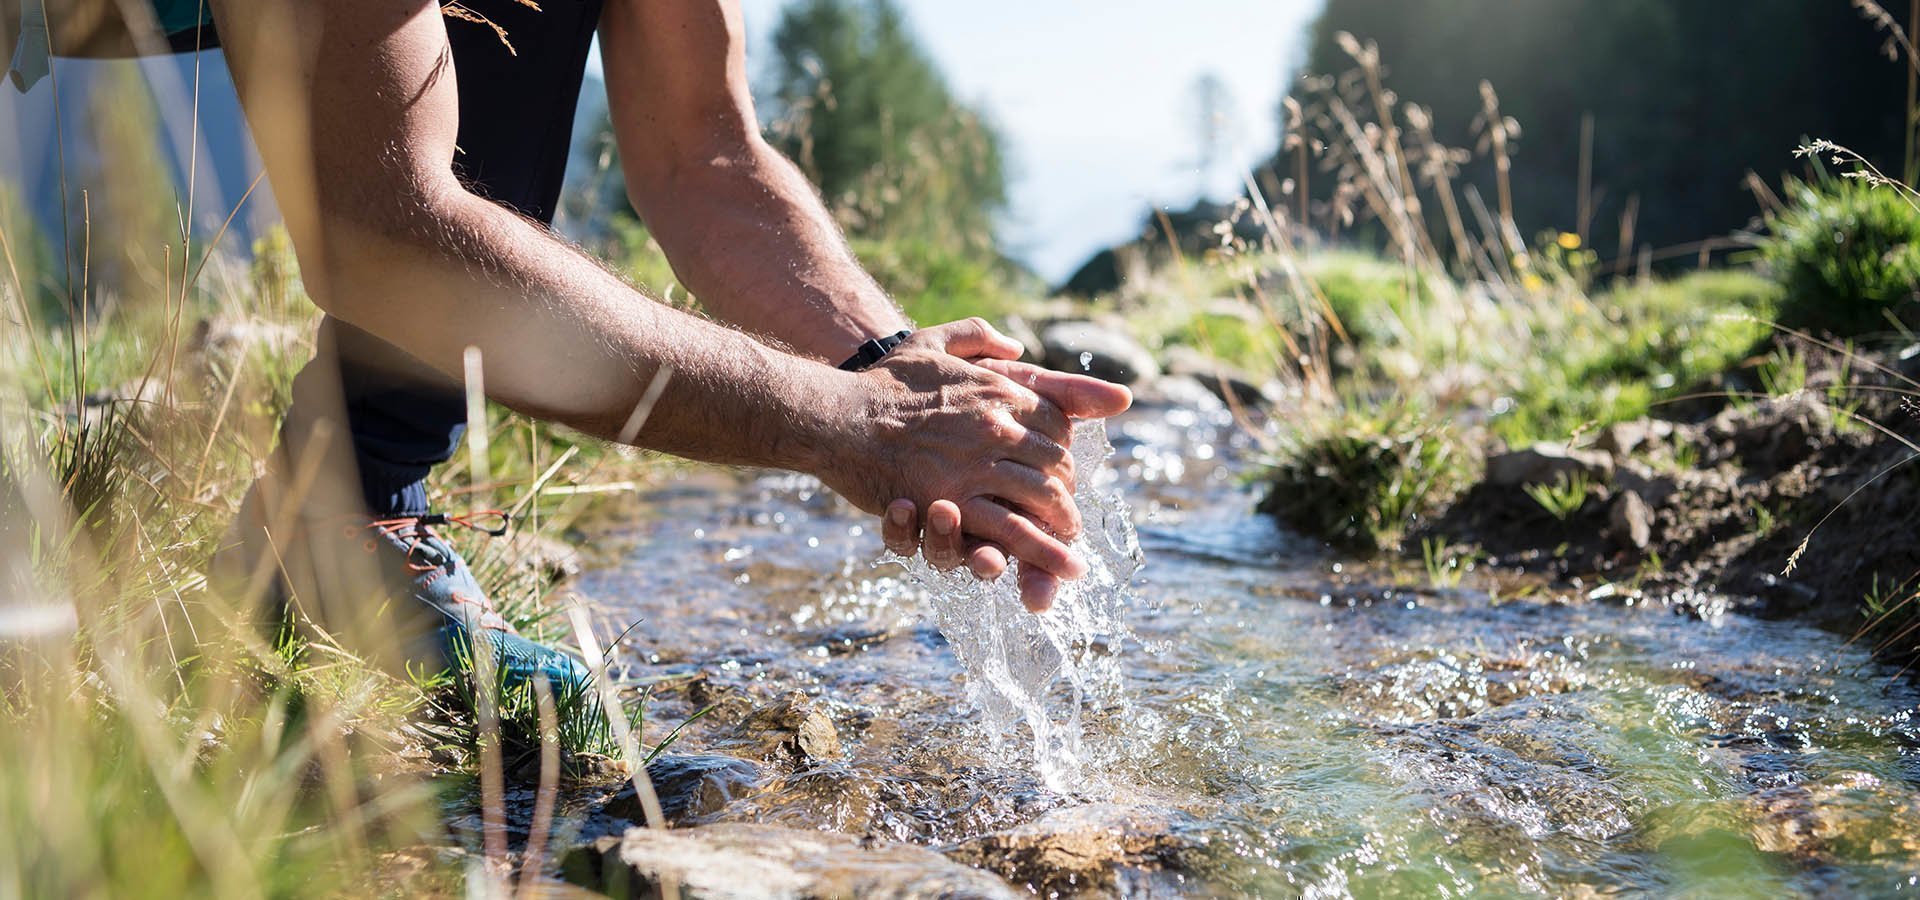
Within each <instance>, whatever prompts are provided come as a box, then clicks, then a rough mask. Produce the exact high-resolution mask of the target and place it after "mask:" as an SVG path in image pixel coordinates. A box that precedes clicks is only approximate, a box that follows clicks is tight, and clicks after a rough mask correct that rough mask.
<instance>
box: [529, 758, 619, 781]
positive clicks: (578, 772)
mask: <svg viewBox="0 0 1920 900" xmlns="http://www.w3.org/2000/svg"><path fill="white" fill-rule="evenodd" d="M542 764H543V763H542V761H541V759H540V754H538V753H532V754H528V755H527V756H526V757H525V758H524V759H522V760H521V761H520V764H519V765H518V766H517V767H515V768H513V769H510V770H509V771H508V775H509V776H510V777H511V780H512V781H513V782H514V783H516V784H535V783H538V782H539V780H540V775H541V772H540V767H541V765H542ZM628 771H629V770H628V769H627V762H626V760H623V759H616V758H614V757H611V756H607V755H604V754H600V753H586V752H578V753H576V752H574V751H571V750H562V751H561V752H560V778H561V779H562V780H563V781H565V782H571V783H574V784H607V783H609V782H614V781H618V780H620V779H623V778H626V777H627V773H628Z"/></svg>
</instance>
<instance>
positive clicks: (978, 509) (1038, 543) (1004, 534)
mask: <svg viewBox="0 0 1920 900" xmlns="http://www.w3.org/2000/svg"><path fill="white" fill-rule="evenodd" d="M964 511H965V512H966V515H967V530H968V531H970V532H972V533H973V534H974V535H976V536H978V537H981V538H985V539H986V540H989V541H993V542H994V543H996V544H999V545H1000V546H1002V547H1005V548H1006V549H1007V552H1008V554H1010V555H1012V556H1013V557H1014V558H1015V559H1018V560H1020V561H1021V562H1022V563H1025V564H1026V565H1027V566H1037V567H1039V568H1042V569H1045V570H1047V571H1049V572H1052V573H1054V574H1055V575H1058V576H1060V577H1062V578H1079V577H1081V576H1083V575H1085V574H1087V563H1086V561H1085V560H1082V559H1081V558H1080V557H1079V556H1078V555H1076V554H1075V553H1074V552H1073V551H1072V550H1069V549H1067V545H1066V544H1065V543H1063V542H1062V541H1061V540H1060V539H1059V538H1056V537H1054V536H1053V535H1050V534H1048V533H1046V532H1045V531H1044V530H1042V529H1041V528H1040V526H1038V525H1035V524H1034V523H1033V520H1032V519H1029V518H1027V517H1026V516H1022V515H1019V514H1017V513H1015V512H1014V511H1013V510H1010V509H1008V508H1006V507H1004V506H1001V505H1000V504H998V503H995V502H993V501H992V500H988V499H986V498H985V497H975V498H973V499H972V500H968V501H967V502H966V506H965V507H964ZM1023 568H1024V566H1023Z"/></svg>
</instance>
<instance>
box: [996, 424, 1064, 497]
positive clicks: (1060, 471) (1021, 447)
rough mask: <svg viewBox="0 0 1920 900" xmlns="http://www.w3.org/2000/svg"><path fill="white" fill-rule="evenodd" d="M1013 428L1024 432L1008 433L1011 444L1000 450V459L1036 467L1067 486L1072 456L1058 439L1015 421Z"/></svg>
mask: <svg viewBox="0 0 1920 900" xmlns="http://www.w3.org/2000/svg"><path fill="white" fill-rule="evenodd" d="M1014 427H1015V428H1018V429H1020V431H1022V432H1025V433H1024V434H1017V435H1008V436H1009V437H1011V438H1012V444H1013V446H1011V447H1007V448H1006V449H1005V450H1003V451H1002V454H1003V455H1002V457H1001V458H1002V459H1010V460H1013V461H1014V462H1017V463H1020V464H1022V465H1025V466H1028V467H1030V468H1033V469H1038V470H1039V471H1041V472H1042V473H1045V474H1047V475H1052V476H1054V477H1056V478H1059V479H1060V480H1061V481H1062V482H1064V483H1066V484H1067V485H1068V486H1069V487H1071V486H1072V484H1073V456H1072V454H1069V453H1068V452H1067V448H1065V447H1063V446H1061V445H1060V442H1059V441H1056V440H1054V439H1053V438H1050V437H1047V436H1046V435H1044V434H1041V433H1040V432H1038V431H1035V430H1033V429H1031V428H1027V427H1025V426H1021V425H1019V424H1018V423H1015V425H1014Z"/></svg>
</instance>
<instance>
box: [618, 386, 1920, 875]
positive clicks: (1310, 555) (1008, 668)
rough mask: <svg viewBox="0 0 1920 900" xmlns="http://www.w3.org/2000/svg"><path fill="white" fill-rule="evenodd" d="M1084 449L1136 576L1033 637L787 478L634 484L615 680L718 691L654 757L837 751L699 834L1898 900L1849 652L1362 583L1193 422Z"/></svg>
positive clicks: (1784, 632) (1911, 776) (1870, 733)
mask: <svg viewBox="0 0 1920 900" xmlns="http://www.w3.org/2000/svg"><path fill="white" fill-rule="evenodd" d="M1111 433H1112V436H1113V443H1114V445H1115V447H1117V453H1116V455H1115V457H1114V459H1113V461H1112V462H1113V468H1114V469H1115V470H1116V471H1117V472H1118V478H1117V480H1115V481H1114V482H1112V483H1111V484H1110V485H1105V486H1098V489H1100V490H1106V491H1113V490H1118V491H1119V492H1120V493H1121V494H1122V495H1123V496H1124V499H1125V501H1126V502H1127V504H1128V506H1129V507H1130V519H1131V524H1133V525H1135V526H1137V527H1138V535H1139V537H1138V545H1139V547H1140V548H1142V549H1143V551H1144V559H1145V566H1144V568H1142V569H1141V570H1140V571H1139V572H1138V573H1136V574H1135V575H1134V576H1133V578H1132V583H1133V588H1132V591H1131V595H1128V594H1126V593H1125V592H1120V591H1113V592H1110V593H1101V592H1099V591H1089V592H1087V593H1086V594H1082V595H1071V596H1075V597H1079V598H1081V599H1079V600H1077V601H1076V603H1075V605H1074V606H1072V607H1069V605H1068V604H1067V598H1063V601H1062V611H1063V612H1064V611H1067V610H1068V609H1070V608H1071V609H1076V610H1078V611H1077V612H1074V613H1072V614H1071V615H1069V616H1063V617H1062V621H1061V624H1059V625H1058V626H1053V625H1046V624H1042V623H1041V622H1036V621H1033V620H1032V617H1029V616H1027V615H1026V614H1025V613H1024V612H1021V611H1019V610H1018V607H1017V601H1015V602H1014V605H1013V606H1008V605H1007V601H1008V595H1007V594H1004V593H999V594H992V593H991V592H985V591H978V590H975V589H973V588H972V586H970V585H969V586H967V588H968V589H967V590H966V591H957V592H953V593H947V592H946V591H944V590H942V591H940V592H938V594H937V595H932V594H930V592H929V589H928V587H927V586H925V585H922V584H916V583H915V582H914V580H913V579H912V578H911V577H908V576H907V575H906V573H905V572H904V571H903V570H901V569H900V568H899V567H896V566H886V567H880V568H876V567H874V565H873V560H874V559H875V557H876V556H877V555H878V552H879V540H878V535H877V533H875V532H874V531H873V530H871V529H872V525H871V524H870V523H869V522H868V521H867V520H866V519H865V518H864V517H862V516H860V515H858V514H857V513H854V512H852V511H850V510H848V509H846V508H845V507H844V506H843V505H841V504H839V503H838V502H837V501H835V500H834V499H832V498H831V496H829V495H827V494H826V493H825V492H823V491H821V490H820V489H819V488H818V487H817V485H814V484H812V483H811V482H808V481H806V480H804V479H797V478H791V477H752V476H735V475H729V474H725V473H716V472H711V471H704V470H703V471H695V472H692V473H689V474H688V475H687V476H685V477H684V478H683V479H681V480H680V481H678V482H676V483H675V484H673V485H671V486H669V487H668V488H666V489H664V490H661V491H658V492H655V493H654V494H652V495H650V496H649V497H647V498H646V502H645V504H644V506H643V507H642V509H641V510H640V511H639V513H638V515H637V517H636V518H635V519H633V520H632V521H630V522H628V523H626V524H625V525H624V526H623V527H622V528H620V529H618V530H616V531H615V533H614V534H613V535H611V536H610V538H609V540H612V541H616V542H624V543H625V544H626V545H627V549H626V550H625V551H623V553H622V556H623V558H624V559H625V562H624V563H622V564H621V565H618V566H614V567H611V568H608V569H605V570H602V571H598V572H595V573H593V574H591V575H590V576H589V577H587V578H586V579H585V580H584V582H583V584H582V589H583V591H584V592H585V593H587V594H588V595H589V596H591V597H593V598H594V599H595V600H596V601H597V603H598V604H599V605H600V607H601V608H603V609H604V610H606V611H607V613H606V614H607V618H608V620H609V621H608V626H609V627H624V626H625V625H626V624H627V623H629V622H630V621H632V620H633V619H634V618H639V619H641V620H642V623H641V625H640V627H639V628H638V629H636V634H637V635H638V637H637V638H635V639H634V640H633V641H632V642H631V649H632V650H633V653H632V654H631V655H630V656H629V658H628V663H627V665H626V666H625V669H624V674H625V675H626V676H628V677H631V678H636V679H659V678H665V677H676V676H679V677H686V676H693V675H696V674H697V675H698V676H699V677H700V678H702V679H703V680H704V683H703V684H702V685H701V687H700V688H699V689H698V690H693V689H685V688H668V689H663V690H661V691H660V692H659V693H658V694H657V699H656V700H655V702H654V703H653V705H652V706H651V710H652V712H653V714H654V716H655V721H654V722H652V723H650V725H649V729H650V732H649V733H650V734H656V735H657V734H658V733H660V731H661V730H663V729H664V727H665V726H666V725H668V724H671V723H672V722H673V721H676V720H677V719H678V718H679V717H681V716H683V715H686V714H688V713H690V712H691V711H693V710H694V709H696V708H697V707H699V706H701V705H704V704H707V703H719V704H721V710H722V712H721V713H716V714H715V715H714V716H712V717H710V718H709V719H708V720H705V721H703V722H701V723H699V724H698V725H696V726H695V728H693V729H692V730H691V732H690V736H689V737H688V738H687V743H686V744H683V745H682V748H683V749H687V750H700V749H702V748H703V747H704V748H720V749H723V750H724V749H726V748H727V747H728V746H729V743H728V742H729V741H730V740H732V737H731V734H732V733H731V732H730V731H729V730H728V728H729V725H728V722H727V714H728V711H730V710H737V709H744V708H746V707H747V706H749V705H750V704H754V703H761V702H766V701H769V700H772V699H773V698H776V697H779V696H781V695H783V694H785V693H787V692H790V691H795V690H798V691H803V692H806V693H808V694H810V695H813V696H815V697H816V698H817V702H819V703H820V704H821V705H822V707H823V708H824V709H826V710H827V711H828V712H829V713H831V714H832V715H833V717H834V719H835V721H836V723H838V725H839V728H840V734H841V738H842V740H843V742H844V744H845V746H846V747H847V755H846V758H845V759H844V760H841V761H836V762H826V763H821V764H816V765H813V766H811V767H807V768H804V769H802V770H799V771H793V772H783V773H781V774H779V775H778V777H775V778H773V779H772V780H771V781H770V782H769V783H768V784H767V785H765V786H764V788H763V789H761V790H760V791H758V792H757V793H753V794H751V795H749V796H745V797H742V798H740V799H738V800H736V801H734V802H733V803H732V805H730V806H728V807H727V808H725V809H723V810H720V811H718V812H715V813H713V814H712V815H710V816H708V817H707V818H709V819H716V820H724V819H752V820H758V821H769V822H777V823H782V824H788V825H793V826H797V827H808V828H827V829H834V830H842V831H847V832H850V833H856V834H876V835H881V836H885V837H890V838H895V839H900V840H908V841H915V842H920V843H929V844H939V843H945V842H950V841H955V840H959V839H962V838H965V837H967V836H970V835H974V834H978V833H981V832H985V831H990V830H996V829H1001V828H1006V827H1009V826H1012V825H1015V824H1019V823H1023V822H1027V821H1030V820H1033V819H1034V818H1036V817H1038V816H1040V815H1042V814H1044V813H1046V812H1048V811H1050V810H1055V809H1058V808H1060V807H1063V806H1069V805H1075V804H1081V803H1087V802H1091V801H1098V802H1105V803H1117V804H1121V805H1124V806H1133V807H1142V808H1150V809H1153V810H1156V811H1160V812H1162V813H1164V814H1166V815H1169V816H1172V817H1173V818H1174V820H1175V821H1176V823H1177V830H1178V832H1179V834H1180V836H1181V838H1182V839H1183V840H1184V841H1186V842H1187V843H1188V844H1189V845H1190V847H1191V850H1190V852H1189V853H1188V854H1187V855H1186V858H1187V860H1188V869H1187V871H1186V872H1185V873H1183V874H1182V875H1181V877H1180V878H1178V879H1176V880H1174V881H1160V882H1155V884H1156V885H1158V886H1159V887H1160V888H1162V889H1169V888H1170V889H1172V890H1174V891H1176V892H1178V893H1188V894H1192V895H1196V896H1244V895H1257V896H1313V897H1336V896H1381V895H1388V896H1422V897H1425V896H1460V895H1464V894H1491V895H1495V896H1507V895H1550V896H1566V895H1591V894H1614V893H1630V894H1642V893H1653V894H1661V895H1667V894H1683V895H1692V896H1768V897H1772V896H1825V895H1852V894H1868V895H1889V894H1899V893H1904V892H1911V891H1915V890H1916V889H1917V888H1916V878H1917V877H1920V787H1917V785H1920V724H1916V723H1915V721H1914V711H1915V708H1916V702H1920V697H1917V696H1916V694H1915V692H1914V690H1913V689H1912V688H1911V687H1910V686H1909V685H1908V683H1907V682H1905V681H1901V680H1895V679H1893V678H1892V675H1893V673H1891V672H1889V671H1887V670H1885V669H1883V668H1880V667H1877V666H1875V665H1874V664H1872V663H1871V662H1870V661H1869V660H1868V659H1867V658H1866V657H1865V655H1864V653H1863V652H1861V651H1860V650H1859V649H1858V648H1854V647H1849V646H1847V645H1846V644H1845V641H1844V640H1843V639H1841V638H1838V637H1836V636H1834V635H1831V634H1827V633H1823V632H1819V631H1815V630H1811V629H1807V628H1802V627H1799V626H1797V625H1793V624H1791V623H1778V622H1763V621H1757V620H1752V619H1748V618H1744V617H1741V616H1739V615H1737V614H1727V615H1724V616H1721V617H1719V618H1717V619H1715V620H1712V621H1702V620H1700V619H1698V618H1694V617H1690V616H1686V615H1680V614H1676V613H1674V612H1672V611H1670V610H1668V609H1666V608H1663V607H1661V606H1658V605H1647V604H1637V603H1636V604H1625V603H1621V602H1618V601H1605V602H1595V601H1589V600H1587V599H1585V598H1584V596H1579V595H1575V596H1560V595H1556V594H1554V593H1553V592H1535V593H1534V594H1533V595H1532V596H1529V597H1527V598H1525V599H1517V600H1516V599H1508V600H1499V599H1496V596H1501V597H1512V596H1515V594H1516V585H1513V584H1507V585H1495V584H1492V583H1479V584H1476V583H1475V582H1474V580H1473V577H1471V576H1470V577H1469V579H1468V582H1467V583H1466V584H1464V585H1462V586H1461V587H1460V588H1457V589H1446V590H1437V589H1434V588H1432V587H1430V586H1429V585H1427V583H1426V581H1427V579H1426V576H1425V575H1424V573H1421V572H1414V571H1405V570H1400V569H1391V568H1374V567H1368V568H1357V567H1355V566H1354V565H1352V564H1351V563H1350V562H1346V561H1342V560H1339V559H1337V558H1335V557H1333V556H1330V555H1329V554H1327V553H1326V552H1325V551H1323V550H1322V549H1320V548H1319V547H1317V546H1316V545H1314V544H1313V543H1311V542H1309V541H1305V540H1303V539H1301V538H1299V537H1297V536H1294V535H1290V534H1288V533H1286V532H1284V531H1282V530H1280V529H1278V528H1276V527H1275V526H1273V525H1272V523H1271V522H1269V521H1267V520H1265V519H1263V518H1261V517H1259V516H1256V515H1255V514H1253V513H1252V504H1253V500H1254V499H1255V498H1254V495H1253V494H1251V493H1249V492H1248V491H1246V490H1245V489H1243V488H1242V487H1241V486H1240V482H1239V473H1240V472H1242V471H1244V466H1245V464H1244V459H1245V457H1246V454H1247V447H1246V441H1245V440H1244V439H1243V438H1240V437H1238V436H1236V435H1237V433H1236V431H1235V430H1234V429H1233V428H1231V427H1230V426H1229V425H1228V424H1227V423H1226V422H1225V421H1224V414H1222V413H1220V412H1219V411H1217V410H1216V411H1211V412H1195V411H1192V410H1183V409H1175V410H1165V409H1162V410H1151V409H1148V410H1142V411H1140V412H1138V413H1134V414H1129V416H1128V417H1127V418H1125V419H1123V420H1121V421H1119V422H1117V423H1116V424H1115V426H1114V428H1113V429H1112V432H1111ZM1091 449H1092V447H1091V443H1090V442H1088V444H1087V445H1086V446H1084V447H1082V451H1083V452H1087V451H1089V450H1091ZM1089 530H1090V531H1095V529H1091V528H1090V529H1089ZM1100 532H1104V533H1105V534H1108V535H1112V534H1116V533H1117V532H1116V531H1114V530H1109V529H1100V530H1098V531H1096V534H1098V533H1100ZM1101 539H1102V540H1105V538H1104V537H1103V538H1101ZM1110 543H1111V544H1112V545H1113V547H1114V549H1115V556H1114V559H1115V560H1127V559H1130V558H1131V554H1130V552H1123V551H1122V550H1121V549H1120V548H1126V547H1128V546H1129V545H1128V544H1127V542H1126V541H1125V540H1124V539H1116V540H1114V541H1112V542H1110ZM1125 568H1126V566H1125V565H1124V564H1122V565H1120V566H1119V567H1118V568H1115V569H1112V570H1111V571H1112V572H1115V573H1119V572H1122V571H1124V570H1125ZM1116 578H1117V579H1118V580H1125V579H1124V577H1123V576H1118V575H1116ZM1496 588H1498V590H1496ZM989 594H991V595H989ZM1121 598H1125V599H1121ZM1089 601H1090V602H1089ZM1069 620H1071V621H1069ZM942 631H945V632H946V636H943V635H942ZM996 642H997V643H996ZM963 656H968V658H967V659H966V661H965V662H963V660H962V657H963ZM976 656H977V657H978V658H975V657H976ZM1054 669H1060V670H1063V671H1065V670H1071V671H1072V673H1073V674H1074V676H1075V677H1072V678H1068V677H1060V678H1056V679H1054V680H1053V682H1052V688H1051V689H1050V690H1042V689H1040V688H1039V685H1041V684H1043V683H1045V682H1046V680H1047V679H1046V677H1045V676H1046V674H1047V673H1048V672H1049V671H1051V670H1054ZM976 670H977V671H981V672H993V671H996V670H997V671H998V672H999V674H998V675H996V676H994V677H991V678H985V679H979V678H974V679H970V678H969V677H968V676H969V673H970V672H972V671H976ZM1001 676H1004V677H1001ZM1036 710H1037V711H1039V713H1040V714H1039V715H1036ZM1076 717H1077V719H1076Z"/></svg>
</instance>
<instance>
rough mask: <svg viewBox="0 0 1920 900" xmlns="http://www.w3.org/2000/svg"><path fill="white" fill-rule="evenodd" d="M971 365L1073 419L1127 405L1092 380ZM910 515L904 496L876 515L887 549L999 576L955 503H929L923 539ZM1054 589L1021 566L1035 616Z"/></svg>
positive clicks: (1052, 580)
mask: <svg viewBox="0 0 1920 900" xmlns="http://www.w3.org/2000/svg"><path fill="white" fill-rule="evenodd" d="M971 362H973V363H975V364H976V365H979V366H981V367H983V368H986V369H989V370H991V371H994V372H998V373H1000V374H1002V375H1004V376H1006V377H1007V378H1009V379H1012V380H1013V381H1014V382H1016V383H1018V384H1023V385H1026V386H1027V387H1028V388H1029V389H1031V390H1033V391H1034V392H1036V393H1037V394H1039V395H1040V397H1041V399H1042V400H1043V401H1044V402H1048V403H1052V404H1053V405H1054V406H1055V407H1056V408H1057V409H1059V410H1061V411H1062V412H1063V413H1065V414H1066V415H1068V416H1070V417H1071V418H1074V419H1099V418H1107V417H1109V416H1113V415H1117V414H1119V413H1121V412H1124V411H1126V409H1127V407H1128V406H1130V405H1132V403H1133V396H1132V394H1131V393H1130V392H1128V391H1127V389H1126V388H1124V387H1122V386H1120V385H1117V384H1111V383H1109V382H1105V381H1101V380H1099V379H1097V378H1089V377H1086V376H1084V375H1074V374H1069V373H1063V372H1053V371H1050V370H1047V369H1042V368H1040V367H1038V366H1032V365H1028V364H1026V363H1020V362H1014V361H1012V360H1010V359H1003V358H975V359H973V360H971ZM1069 437H1071V434H1070V433H1069ZM1063 443H1065V442H1063ZM916 513H917V508H916V507H915V505H914V502H913V501H912V500H909V499H906V498H900V499H896V500H894V501H893V502H892V503H890V504H888V507H887V511H886V514H885V515H884V516H883V517H882V522H881V535H882V539H883V540H884V541H885V542H886V545H887V548H888V549H889V550H892V551H893V552H894V553H897V554H899V555H901V556H912V555H913V554H914V553H915V552H920V553H921V554H922V555H923V557H924V558H925V559H926V560H927V562H928V564H930V565H932V566H934V567H935V568H937V569H941V570H943V571H944V570H950V569H954V568H958V567H959V566H961V565H965V566H966V567H967V568H968V570H969V571H971V572H972V573H973V574H974V577H976V578H979V579H981V580H983V581H992V580H994V579H996V578H999V577H1000V576H1001V575H1002V574H1004V573H1005V571H1006V568H1007V555H1006V552H1005V551H1004V549H1002V548H1001V547H1000V546H998V545H996V544H994V543H993V542H991V541H988V540H983V539H981V538H979V537H977V536H973V535H970V534H968V533H967V529H966V528H965V526H964V525H963V522H962V517H961V514H960V508H959V506H958V505H956V504H955V503H953V502H952V501H949V500H937V501H935V502H934V503H933V505H932V506H930V507H929V508H928V509H927V517H926V522H925V531H924V536H923V533H922V527H921V525H922V523H921V522H920V521H919V518H918V516H917V515H916ZM1059 589H1060V578H1059V577H1058V576H1056V575H1055V574H1053V573H1051V572H1048V571H1046V570H1045V569H1039V568H1033V567H1023V568H1022V570H1021V572H1020V600H1021V603H1022V604H1023V605H1025V606H1026V608H1027V610H1028V611H1030V612H1035V613H1039V612H1045V611H1046V610H1048V609H1049V608H1051V607H1052V605H1053V599H1054V597H1055V595H1056V594H1058V593H1059Z"/></svg>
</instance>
